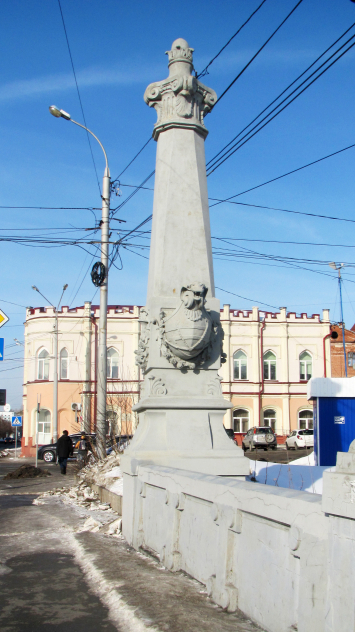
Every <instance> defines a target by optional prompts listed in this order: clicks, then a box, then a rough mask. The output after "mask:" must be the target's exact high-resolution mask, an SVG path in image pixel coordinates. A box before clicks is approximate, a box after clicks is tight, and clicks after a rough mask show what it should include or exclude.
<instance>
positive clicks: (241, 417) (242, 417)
mask: <svg viewBox="0 0 355 632" xmlns="http://www.w3.org/2000/svg"><path fill="white" fill-rule="evenodd" d="M238 412H243V413H246V414H244V415H238V417H237V416H236V415H235V413H238ZM232 418H233V430H234V432H237V433H239V434H247V433H248V432H249V430H250V411H249V410H248V409H247V408H235V409H234V410H233V413H232ZM237 422H238V426H239V430H237V429H236V423H237ZM245 423H246V424H247V428H246V429H245V428H244V430H243V424H245Z"/></svg>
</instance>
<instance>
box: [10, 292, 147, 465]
mask: <svg viewBox="0 0 355 632" xmlns="http://www.w3.org/2000/svg"><path fill="white" fill-rule="evenodd" d="M99 315H100V309H99V307H98V306H95V305H91V303H90V302H87V303H85V305H84V306H83V307H76V308H73V309H69V308H68V307H62V309H61V311H60V312H59V315H58V436H59V435H60V434H61V433H62V431H63V430H64V429H66V430H68V431H69V433H74V432H78V431H81V430H85V431H86V432H92V431H95V418H96V366H97V352H98V323H99ZM138 317H139V308H138V307H134V306H121V305H115V306H108V312H107V345H108V350H107V375H108V380H107V418H108V426H109V430H110V431H112V432H113V433H115V434H118V433H119V434H132V433H133V432H134V430H135V425H136V416H135V414H134V413H132V405H133V404H134V403H135V402H136V401H138V398H139V384H140V374H139V369H138V367H137V366H136V364H135V355H134V350H135V349H137V348H138V340H139V322H138ZM54 335H55V314H54V310H53V308H52V307H38V308H33V309H32V308H31V309H27V312H26V322H25V362H24V365H25V368H24V386H23V411H24V413H23V414H24V420H23V439H22V453H23V454H24V455H34V454H35V448H34V447H33V446H35V445H36V428H37V427H38V445H43V444H46V443H51V441H52V433H53V373H54V357H53V351H54ZM38 404H39V406H38ZM38 408H39V412H38Z"/></svg>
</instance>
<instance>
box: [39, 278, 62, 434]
mask: <svg viewBox="0 0 355 632" xmlns="http://www.w3.org/2000/svg"><path fill="white" fill-rule="evenodd" d="M67 287H68V283H66V284H65V285H63V290H62V295H61V297H60V299H59V303H58V307H54V305H53V303H51V302H50V301H49V300H48V298H46V297H45V296H44V294H42V292H40V291H39V289H38V287H37V286H36V285H32V289H33V290H35V291H36V292H38V294H40V295H41V296H43V298H44V299H45V300H46V301H47V302H48V303H49V304H50V305H52V307H53V310H54V327H53V330H54V331H53V333H54V338H53V359H54V367H53V423H52V443H57V440H58V310H59V307H60V304H61V302H62V298H63V294H64V292H65V290H66V289H67Z"/></svg>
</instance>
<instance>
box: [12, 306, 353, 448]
mask: <svg viewBox="0 0 355 632" xmlns="http://www.w3.org/2000/svg"><path fill="white" fill-rule="evenodd" d="M139 312H140V308H139V307H137V306H109V307H108V324H107V332H108V333H107V347H108V352H107V358H108V360H107V371H108V388H107V419H108V425H109V428H110V430H111V431H112V432H114V433H115V434H118V433H120V434H121V433H122V434H131V433H133V432H134V430H135V427H136V424H137V416H136V414H135V413H133V412H132V405H133V404H134V403H136V402H137V401H138V399H139V393H140V383H141V378H142V376H141V374H140V369H139V367H138V366H137V365H136V364H135V353H134V351H135V350H136V349H138V342H139V335H140V325H139ZM98 318H99V307H98V306H92V305H91V303H89V302H87V303H85V305H84V306H83V307H77V308H73V309H69V308H68V307H63V308H62V309H61V311H60V313H59V317H58V434H60V433H61V432H62V431H63V430H64V429H67V430H68V431H69V432H70V433H72V432H77V431H79V430H81V429H85V430H86V431H94V430H95V418H96V364H97V363H96V358H97V346H98ZM54 324H55V315H54V310H53V308H52V307H37V308H31V309H28V310H27V313H26V322H25V369H24V395H23V398H24V425H23V439H22V446H23V454H28V455H30V454H31V455H33V454H34V453H35V448H34V446H35V445H36V427H38V444H39V445H40V444H45V443H50V442H51V439H52V432H53V372H54V358H53V349H54V335H55V334H54V332H55V328H54ZM221 324H222V327H223V330H224V352H225V353H226V356H227V357H226V362H225V364H223V365H222V368H221V370H220V375H221V377H222V382H221V385H222V391H223V395H224V397H225V398H226V399H228V400H229V401H231V402H232V405H233V408H232V409H231V410H230V411H229V412H228V413H227V414H226V416H225V419H224V424H225V426H226V428H233V429H234V431H235V432H236V433H237V438H238V440H239V442H241V437H242V434H243V433H245V432H246V431H247V430H248V429H249V428H251V427H253V426H258V425H269V426H271V427H272V428H273V429H274V430H275V431H276V433H277V435H278V436H279V441H283V440H284V438H285V437H286V436H287V434H289V432H290V431H291V430H293V429H296V428H298V427H301V428H303V427H305V428H307V427H311V426H312V406H311V405H310V404H309V402H308V401H307V388H306V384H307V381H308V380H309V379H310V377H322V376H323V375H331V354H330V336H329V334H330V322H329V311H328V310H323V316H322V319H321V318H320V316H319V315H318V314H313V315H312V316H310V317H308V316H307V314H301V315H300V316H297V315H296V314H295V313H293V312H290V313H287V311H286V308H281V309H280V312H278V313H272V312H264V311H261V310H259V309H258V308H257V307H254V308H253V309H252V310H246V311H240V310H233V309H231V308H230V306H229V305H224V307H223V309H222V310H221ZM354 339H355V334H354ZM354 353H355V344H354ZM354 358H355V356H354ZM354 366H355V360H354ZM354 374H355V369H354ZM38 403H39V404H40V406H39V412H37V405H38Z"/></svg>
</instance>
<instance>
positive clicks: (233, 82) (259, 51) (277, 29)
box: [58, 0, 303, 210]
mask: <svg viewBox="0 0 355 632" xmlns="http://www.w3.org/2000/svg"><path fill="white" fill-rule="evenodd" d="M264 1H265V0H264ZM58 2H59V0H58ZM301 2H303V0H299V1H298V2H297V4H296V5H295V6H294V8H293V9H292V11H290V13H289V14H288V15H287V16H286V18H285V19H284V20H283V21H282V22H281V24H279V26H278V27H277V28H276V29H275V31H274V32H273V33H272V34H271V35H270V37H269V38H268V39H267V40H266V42H264V44H263V45H262V46H261V47H260V48H259V50H258V51H257V52H256V53H255V55H254V56H253V57H252V58H251V59H250V60H249V62H248V63H247V64H246V66H244V68H243V69H242V70H241V71H240V73H239V74H238V75H237V76H236V77H235V79H233V81H232V82H231V83H230V84H229V86H227V88H226V89H225V90H224V92H223V93H222V94H221V96H220V97H219V98H218V99H217V101H216V104H217V103H218V102H219V101H220V100H221V99H222V98H223V97H224V95H225V94H226V93H227V92H228V90H230V88H231V87H232V86H233V85H234V84H235V82H236V81H237V80H238V79H239V77H241V75H242V74H243V73H244V72H245V71H246V70H247V68H248V67H249V66H250V64H251V63H252V62H253V61H254V59H255V58H256V57H257V56H258V55H259V54H260V53H261V51H262V50H263V49H264V48H265V46H266V45H267V44H268V43H269V42H270V40H271V39H272V38H273V37H274V35H276V33H277V31H279V29H280V28H281V27H282V26H283V24H285V22H286V21H287V20H288V18H289V17H290V16H291V15H292V13H293V12H294V11H295V10H296V9H297V7H298V6H299V5H300V4H301ZM262 4H263V2H262V3H261V5H260V6H259V8H260V7H261V6H262ZM257 10H258V9H257ZM254 13H255V12H254ZM252 15H253V14H252ZM249 19H250V18H249ZM236 34H237V33H236ZM236 34H235V35H236ZM232 39H233V38H232ZM224 48H225V47H224ZM220 52H222V51H220ZM218 54H220V53H218ZM217 56H218V55H217ZM212 61H213V60H212ZM210 63H212V62H210ZM216 104H215V105H216ZM149 140H150V139H149ZM148 142H149V141H147V142H146V143H145V145H144V146H143V147H142V149H141V150H140V151H139V152H138V153H137V154H136V156H135V157H134V158H133V160H135V159H136V157H137V156H138V155H139V154H140V153H141V151H142V150H143V149H144V147H146V146H147V144H148ZM133 160H132V161H131V162H130V163H129V164H132V162H133ZM128 166H129V165H127V167H126V168H128ZM125 170H126V169H124V171H125ZM122 173H123V171H122V172H121V174H120V175H122ZM154 173H155V171H153V172H152V173H151V174H150V175H149V176H148V178H146V180H144V182H142V185H143V184H145V183H146V182H147V181H148V180H149V178H151V177H152V175H154ZM118 177H119V176H118ZM116 180H117V178H116ZM142 185H141V186H142ZM138 190H139V187H137V190H136V191H134V192H133V193H132V194H131V195H130V196H128V198H127V199H126V200H125V201H124V202H123V203H122V204H120V205H119V206H118V207H117V208H116V209H115V210H118V209H119V208H122V206H124V204H126V203H127V202H128V201H129V200H130V199H131V198H132V197H133V196H134V195H135V194H136V193H137V192H138Z"/></svg>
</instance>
